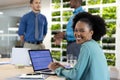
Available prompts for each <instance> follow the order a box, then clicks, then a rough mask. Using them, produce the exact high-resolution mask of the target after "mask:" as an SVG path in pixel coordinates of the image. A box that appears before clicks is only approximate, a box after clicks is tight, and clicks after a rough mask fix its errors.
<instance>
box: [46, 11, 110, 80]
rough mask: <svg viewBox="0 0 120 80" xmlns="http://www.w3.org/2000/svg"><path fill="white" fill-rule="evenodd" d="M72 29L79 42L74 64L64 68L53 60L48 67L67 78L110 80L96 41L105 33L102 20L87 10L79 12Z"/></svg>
mask: <svg viewBox="0 0 120 80" xmlns="http://www.w3.org/2000/svg"><path fill="white" fill-rule="evenodd" d="M73 30H74V35H75V37H76V43H77V44H81V48H80V55H79V58H78V62H77V63H76V65H75V66H74V67H73V68H71V69H66V68H64V67H63V66H62V65H61V64H59V63H56V62H55V63H54V62H53V63H50V64H49V66H48V67H49V68H50V69H51V70H53V71H55V73H56V74H57V75H58V76H63V77H65V78H66V79H67V80H110V78H109V71H108V66H107V61H106V58H105V56H104V53H103V50H102V49H101V47H100V45H99V44H98V43H97V42H96V41H98V40H100V38H101V37H102V36H103V35H104V34H106V28H105V22H104V20H103V19H102V18H101V17H99V16H97V15H91V14H90V13H87V12H83V13H79V14H77V15H76V16H75V18H74V20H73ZM78 54H79V53H78Z"/></svg>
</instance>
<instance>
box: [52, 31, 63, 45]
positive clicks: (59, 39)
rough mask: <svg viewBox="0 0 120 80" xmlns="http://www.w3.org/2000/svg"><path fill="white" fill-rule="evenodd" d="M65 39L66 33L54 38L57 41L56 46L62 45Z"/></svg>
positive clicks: (60, 33) (58, 34)
mask: <svg viewBox="0 0 120 80" xmlns="http://www.w3.org/2000/svg"><path fill="white" fill-rule="evenodd" d="M64 37H65V32H59V33H57V34H56V35H55V36H54V38H53V39H54V40H55V44H56V45H60V43H61V42H62V40H63V38H64Z"/></svg>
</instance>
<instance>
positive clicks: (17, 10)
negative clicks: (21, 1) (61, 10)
mask: <svg viewBox="0 0 120 80" xmlns="http://www.w3.org/2000/svg"><path fill="white" fill-rule="evenodd" d="M0 11H2V12H3V13H4V14H3V15H0V16H3V17H4V16H10V17H22V16H23V15H24V14H25V13H27V12H29V11H31V8H30V5H29V4H26V5H21V6H16V7H9V8H5V9H2V10H0ZM41 13H42V14H44V15H45V16H46V17H47V20H48V33H47V36H46V37H45V40H44V44H45V46H46V48H47V49H50V48H51V45H50V44H51V41H50V39H51V38H50V37H51V35H50V21H51V20H50V19H51V18H50V0H42V2H41ZM0 23H1V22H0ZM2 23H3V24H5V22H2ZM6 28H8V27H6Z"/></svg>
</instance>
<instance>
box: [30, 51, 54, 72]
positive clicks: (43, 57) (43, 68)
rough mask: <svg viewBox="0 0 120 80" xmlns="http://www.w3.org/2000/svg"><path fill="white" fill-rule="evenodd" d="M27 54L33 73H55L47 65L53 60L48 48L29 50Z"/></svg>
mask: <svg viewBox="0 0 120 80" xmlns="http://www.w3.org/2000/svg"><path fill="white" fill-rule="evenodd" d="M29 56H30V60H31V63H32V67H33V70H34V72H35V73H41V74H55V73H54V72H52V71H51V70H49V68H48V65H49V64H50V63H51V62H53V58H52V56H51V53H50V50H48V49H44V50H29Z"/></svg>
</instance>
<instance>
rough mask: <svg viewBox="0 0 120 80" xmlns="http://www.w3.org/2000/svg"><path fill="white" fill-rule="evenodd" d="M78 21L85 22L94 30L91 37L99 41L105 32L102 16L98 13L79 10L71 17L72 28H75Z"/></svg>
mask: <svg viewBox="0 0 120 80" xmlns="http://www.w3.org/2000/svg"><path fill="white" fill-rule="evenodd" d="M78 21H82V22H85V23H87V24H88V25H89V27H90V29H92V30H93V31H94V33H93V35H92V39H94V40H96V41H99V40H100V39H101V37H102V36H103V35H105V34H106V24H105V21H104V19H103V18H101V17H100V16H98V15H92V14H90V13H88V12H80V13H78V14H77V15H76V16H75V17H74V19H73V25H72V27H73V30H74V29H75V26H76V23H77V22H78Z"/></svg>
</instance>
